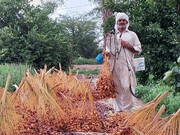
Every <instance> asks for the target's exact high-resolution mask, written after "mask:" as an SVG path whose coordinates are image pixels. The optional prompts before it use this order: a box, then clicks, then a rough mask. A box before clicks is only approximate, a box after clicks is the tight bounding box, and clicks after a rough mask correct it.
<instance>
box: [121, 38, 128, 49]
mask: <svg viewBox="0 0 180 135" xmlns="http://www.w3.org/2000/svg"><path fill="white" fill-rule="evenodd" d="M121 46H122V47H125V48H128V47H127V43H126V42H125V41H124V40H122V39H121Z"/></svg>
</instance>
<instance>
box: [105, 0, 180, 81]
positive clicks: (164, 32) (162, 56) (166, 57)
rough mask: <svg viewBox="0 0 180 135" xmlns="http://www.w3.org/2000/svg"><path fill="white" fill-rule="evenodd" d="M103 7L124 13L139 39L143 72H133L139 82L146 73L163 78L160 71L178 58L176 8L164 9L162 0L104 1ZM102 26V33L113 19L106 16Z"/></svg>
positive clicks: (179, 47)
mask: <svg viewBox="0 0 180 135" xmlns="http://www.w3.org/2000/svg"><path fill="white" fill-rule="evenodd" d="M112 4H114V5H112ZM113 7H115V8H113ZM106 8H109V9H110V10H111V11H113V12H115V11H116V12H119V11H123V12H125V13H127V14H128V15H129V18H130V26H129V29H130V30H132V31H134V32H136V33H137V35H138V37H139V39H140V42H141V44H142V53H141V55H142V56H144V57H145V59H146V60H145V61H146V70H145V71H143V72H139V73H137V76H138V78H139V81H140V82H141V83H145V82H146V81H145V80H147V79H148V76H149V74H153V75H154V76H155V79H161V78H163V76H164V72H166V71H168V70H169V64H170V63H172V62H174V61H176V59H177V58H178V57H179V52H180V39H179V36H180V33H179V32H180V31H179V29H180V16H179V14H178V13H177V9H176V8H172V7H169V6H167V5H166V0H160V1H154V0H147V1H144V0H136V1H131V2H128V1H127V2H120V1H119V2H116V3H115V2H114V1H113V0H108V1H107V3H106ZM103 26H104V27H105V30H106V31H105V32H107V31H109V30H111V29H113V27H114V19H113V16H111V17H109V19H107V21H106V22H105V23H104V24H103Z"/></svg>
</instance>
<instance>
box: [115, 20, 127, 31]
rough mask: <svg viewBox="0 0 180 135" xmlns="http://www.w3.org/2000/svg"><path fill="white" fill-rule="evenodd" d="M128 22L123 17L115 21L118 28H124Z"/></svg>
mask: <svg viewBox="0 0 180 135" xmlns="http://www.w3.org/2000/svg"><path fill="white" fill-rule="evenodd" d="M127 24H128V22H127V21H126V20H125V19H119V20H118V21H117V25H118V29H126V26H127Z"/></svg>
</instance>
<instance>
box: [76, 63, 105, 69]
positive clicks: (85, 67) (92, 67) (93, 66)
mask: <svg viewBox="0 0 180 135" xmlns="http://www.w3.org/2000/svg"><path fill="white" fill-rule="evenodd" d="M101 67H102V65H87V64H85V65H74V68H73V69H78V68H79V69H83V70H95V69H101Z"/></svg>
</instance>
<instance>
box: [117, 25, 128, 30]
mask: <svg viewBox="0 0 180 135" xmlns="http://www.w3.org/2000/svg"><path fill="white" fill-rule="evenodd" d="M117 28H118V29H126V28H127V24H126V25H118V26H117Z"/></svg>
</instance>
